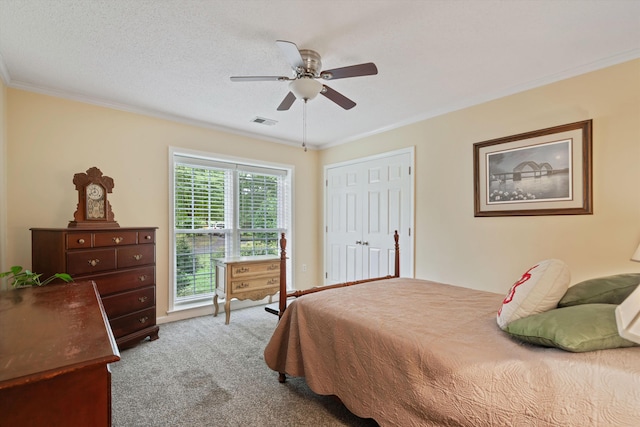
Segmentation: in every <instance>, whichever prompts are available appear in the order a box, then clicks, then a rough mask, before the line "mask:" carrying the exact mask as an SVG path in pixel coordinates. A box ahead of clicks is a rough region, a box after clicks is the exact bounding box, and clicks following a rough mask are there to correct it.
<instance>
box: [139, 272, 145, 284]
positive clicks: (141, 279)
mask: <svg viewBox="0 0 640 427" xmlns="http://www.w3.org/2000/svg"><path fill="white" fill-rule="evenodd" d="M138 280H140V281H141V282H144V281H145V280H147V276H146V275H144V274H143V275H142V276H138Z"/></svg>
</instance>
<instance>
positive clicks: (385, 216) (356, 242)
mask: <svg viewBox="0 0 640 427" xmlns="http://www.w3.org/2000/svg"><path fill="white" fill-rule="evenodd" d="M412 164H413V152H412V151H411V152H402V153H397V154H389V155H387V156H380V157H376V158H372V159H364V160H360V161H356V162H353V163H349V164H342V165H339V166H335V167H328V168H327V170H326V177H327V182H326V183H327V189H326V190H327V191H326V208H327V210H326V212H327V217H326V224H327V228H326V242H325V244H326V246H325V247H326V260H325V265H326V284H332V283H340V282H345V281H352V280H360V279H366V278H370V277H378V276H384V275H387V274H393V268H394V262H393V261H394V256H395V250H394V242H393V233H394V231H395V230H398V232H399V233H400V251H401V252H400V254H401V263H400V264H401V270H402V271H401V275H403V276H405V277H407V276H412V275H413V237H412V233H411V231H412V227H413V223H412V221H413V216H412V212H413V178H412V175H411V166H412Z"/></svg>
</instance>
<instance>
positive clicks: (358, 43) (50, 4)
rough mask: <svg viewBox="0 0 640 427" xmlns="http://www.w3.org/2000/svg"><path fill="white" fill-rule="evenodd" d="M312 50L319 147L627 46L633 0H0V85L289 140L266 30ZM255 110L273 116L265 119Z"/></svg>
mask: <svg viewBox="0 0 640 427" xmlns="http://www.w3.org/2000/svg"><path fill="white" fill-rule="evenodd" d="M278 39H281V40H289V41H292V42H295V43H296V44H297V45H298V47H299V48H301V49H305V48H307V49H313V50H316V51H317V52H318V53H320V55H321V56H322V63H323V69H329V68H337V67H343V66H347V65H353V64H359V63H363V62H374V63H375V64H376V65H377V67H378V70H379V73H378V75H375V76H367V77H356V78H348V79H341V80H335V81H330V82H326V84H328V85H329V86H330V87H331V88H333V89H335V90H337V91H339V92H341V93H342V94H344V95H345V96H347V97H349V98H351V99H352V100H354V101H355V102H356V103H357V106H356V107H355V108H353V109H351V110H348V111H347V110H343V109H342V108H340V107H338V106H337V105H335V104H334V103H332V102H331V101H329V100H328V99H326V98H324V97H322V96H319V97H318V98H316V99H314V100H312V101H309V104H308V108H307V126H308V127H307V138H308V143H309V144H310V146H311V147H326V146H330V145H335V144H340V143H343V142H346V141H350V140H354V139H357V138H360V137H363V136H366V135H371V134H374V133H377V132H380V131H383V130H387V129H391V128H394V127H398V126H402V125H405V124H408V123H412V122H415V121H418V120H422V119H425V118H429V117H434V116H437V115H439V114H443V113H446V112H448V111H453V110H456V109H459V108H464V107H467V106H470V105H474V104H477V103H481V102H485V101H488V100H491V99H495V98H499V97H501V96H505V95H509V94H512V93H515V92H519V91H522V90H526V89H529V88H533V87H536V86H540V85H543V84H547V83H550V82H553V81H557V80H560V79H563V78H567V77H571V76H574V75H578V74H581V73H584V72H588V71H592V70H595V69H598V68H602V67H606V66H609V65H613V64H616V63H619V62H623V61H626V60H630V59H634V58H638V57H640V1H638V0H601V1H600V0H595V1H589V0H548V1H547V0H535V1H528V0H513V1H505V0H499V1H492V0H458V1H454V0H445V1H440V0H424V1H420V0H412V1H402V0H381V1H377V0H363V1H360V0H335V1H332V0H325V1H320V2H319V1H306V0H297V1H290V0H216V1H213V0H211V1H205V0H201V1H196V0H135V1H132V0H109V1H97V0H0V74H1V75H2V78H3V80H4V81H5V83H6V84H7V85H8V86H10V87H16V88H21V89H26V90H33V91H37V92H42V93H48V94H53V95H56V96H62V97H68V98H72V99H79V100H82V101H87V102H91V103H96V104H99V105H107V106H111V107H115V108H120V109H124V110H129V111H137V112H142V113H145V114H152V115H155V116H160V117H166V118H170V119H174V120H180V121H186V122H188V123H194V124H199V125H204V126H209V127H213V128H217V129H222V130H228V131H231V132H236V133H241V134H245V135H251V136H255V137H258V138H263V139H267V140H271V141H278V142H283V143H292V144H300V142H301V138H302V134H303V128H302V102H300V101H296V102H295V103H294V105H293V106H292V107H291V109H290V110H289V111H276V108H277V106H278V105H279V104H280V102H281V101H282V99H283V98H284V96H285V95H286V94H287V93H288V87H287V83H286V82H251V83H247V82H242V83H238V82H231V81H230V80H229V77H230V76H242V75H275V76H279V75H286V76H290V75H291V68H290V66H289V65H288V63H287V61H286V59H285V57H284V55H283V54H282V52H281V51H280V50H279V49H278V47H277V46H276V44H275V41H276V40H278ZM255 117H263V118H267V119H273V120H275V121H277V123H276V124H275V125H273V126H266V125H261V124H256V123H253V122H252V119H253V118H255Z"/></svg>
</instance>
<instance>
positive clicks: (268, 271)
mask: <svg viewBox="0 0 640 427" xmlns="http://www.w3.org/2000/svg"><path fill="white" fill-rule="evenodd" d="M279 290H280V258H278V257H276V256H273V255H264V256H252V257H230V258H220V259H216V292H215V295H214V296H213V305H214V307H215V311H214V313H213V315H214V316H217V315H218V296H221V297H223V298H224V299H225V301H224V312H225V315H226V318H225V325H228V324H229V317H230V315H231V299H232V298H237V299H239V300H244V299H250V300H254V301H257V300H261V299H263V298H266V297H268V296H273V295H275V294H276V293H278V291H279Z"/></svg>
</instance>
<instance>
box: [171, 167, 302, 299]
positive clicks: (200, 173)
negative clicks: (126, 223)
mask: <svg viewBox="0 0 640 427" xmlns="http://www.w3.org/2000/svg"><path fill="white" fill-rule="evenodd" d="M288 175H289V174H288V172H287V170H282V169H274V168H268V167H257V166H255V165H243V164H237V163H226V162H220V161H216V160H207V159H202V158H195V157H194V158H191V157H186V156H181V155H174V162H173V182H174V185H173V202H174V209H173V223H174V238H175V245H174V248H173V249H174V254H175V257H174V259H175V265H174V271H175V274H174V277H175V287H174V288H175V289H174V301H173V302H174V305H176V304H178V305H179V304H180V303H185V302H187V303H188V302H192V301H193V300H194V299H195V300H197V299H205V298H210V297H211V295H212V294H213V292H214V286H215V259H216V258H223V257H229V256H251V255H278V253H279V245H278V239H279V234H280V233H281V232H284V231H285V230H286V228H287V224H288V223H289V209H288V206H289V203H290V200H289V194H288V186H289V185H288V182H289V176H288Z"/></svg>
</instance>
